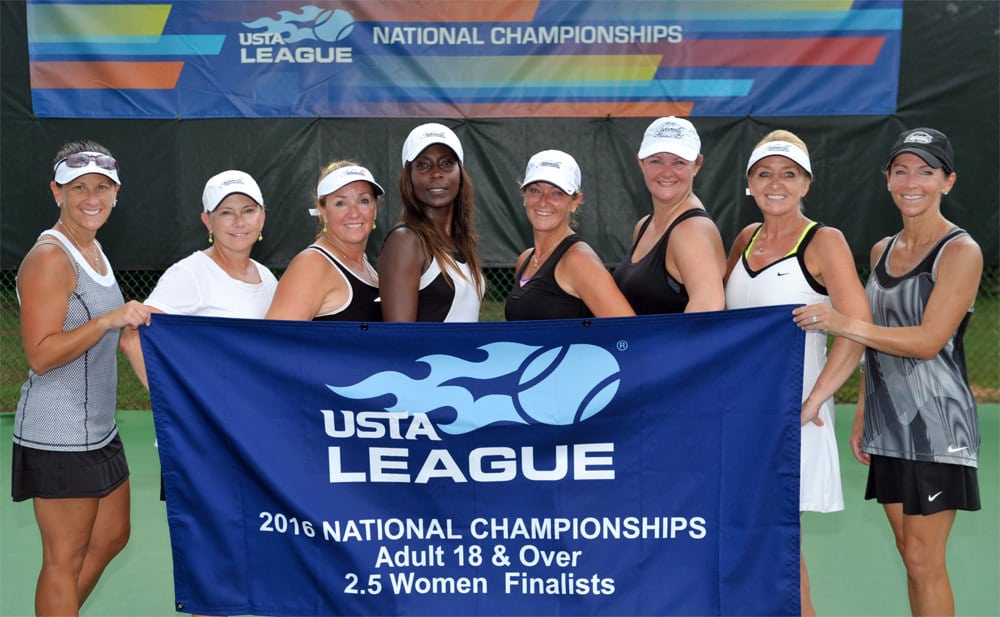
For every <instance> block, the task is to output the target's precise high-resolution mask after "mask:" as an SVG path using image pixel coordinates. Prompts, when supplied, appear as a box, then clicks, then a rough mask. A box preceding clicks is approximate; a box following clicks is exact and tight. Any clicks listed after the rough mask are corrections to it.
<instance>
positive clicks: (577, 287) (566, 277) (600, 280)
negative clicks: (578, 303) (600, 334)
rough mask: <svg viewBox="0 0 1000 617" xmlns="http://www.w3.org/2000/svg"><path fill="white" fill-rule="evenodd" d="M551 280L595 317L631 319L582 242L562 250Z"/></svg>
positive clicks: (618, 293) (598, 262)
mask: <svg viewBox="0 0 1000 617" xmlns="http://www.w3.org/2000/svg"><path fill="white" fill-rule="evenodd" d="M555 278H556V283H557V284H558V285H559V287H560V288H562V290H563V291H565V292H566V293H568V294H570V295H571V296H576V297H577V298H580V299H581V300H583V303H584V304H586V305H587V308H588V309H590V312H591V313H593V314H594V316H595V317H633V316H635V311H634V310H632V306H631V305H630V304H629V303H628V300H626V299H625V296H623V295H622V292H621V290H619V289H618V285H617V284H616V283H615V279H614V278H612V276H611V273H610V272H608V270H607V268H605V267H604V264H603V263H601V258H600V257H598V256H597V253H595V252H594V249H592V248H591V247H590V246H589V245H587V244H586V243H584V242H577V243H576V244H574V245H573V246H571V247H570V248H569V250H568V251H566V254H565V255H563V258H562V259H560V260H559V263H558V264H556V270H555Z"/></svg>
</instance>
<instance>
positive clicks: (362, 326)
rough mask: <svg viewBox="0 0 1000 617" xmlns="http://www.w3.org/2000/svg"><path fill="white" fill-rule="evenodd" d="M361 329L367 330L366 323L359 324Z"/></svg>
mask: <svg viewBox="0 0 1000 617" xmlns="http://www.w3.org/2000/svg"><path fill="white" fill-rule="evenodd" d="M361 331H362V332H368V324H366V323H363V324H361Z"/></svg>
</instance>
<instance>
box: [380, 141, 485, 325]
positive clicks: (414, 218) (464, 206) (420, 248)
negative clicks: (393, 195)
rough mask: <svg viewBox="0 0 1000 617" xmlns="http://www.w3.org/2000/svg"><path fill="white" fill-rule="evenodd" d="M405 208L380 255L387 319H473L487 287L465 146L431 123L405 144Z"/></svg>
mask: <svg viewBox="0 0 1000 617" xmlns="http://www.w3.org/2000/svg"><path fill="white" fill-rule="evenodd" d="M399 193H400V199H401V201H402V202H403V210H402V212H401V213H400V215H399V223H398V224H397V225H396V226H395V227H393V228H392V229H391V230H390V231H389V234H388V235H387V236H386V238H385V241H384V242H383V244H382V251H381V253H380V254H379V257H378V277H379V291H380V293H381V303H382V318H383V319H384V320H385V321H478V320H479V307H480V305H481V304H482V299H483V289H484V287H485V282H484V281H483V277H482V273H481V271H480V267H479V255H478V253H477V252H476V232H475V229H474V228H473V221H472V214H473V199H472V180H471V179H470V178H469V175H468V174H467V173H466V171H465V165H464V164H463V159H462V144H461V142H459V140H458V136H457V135H455V133H454V132H453V131H452V130H451V129H449V128H448V127H446V126H444V125H442V124H437V123H434V122H431V123H427V124H422V125H420V126H418V127H417V128H415V129H413V130H412V131H411V132H410V134H409V136H408V137H407V138H406V141H405V142H404V143H403V171H402V173H401V174H400V176H399Z"/></svg>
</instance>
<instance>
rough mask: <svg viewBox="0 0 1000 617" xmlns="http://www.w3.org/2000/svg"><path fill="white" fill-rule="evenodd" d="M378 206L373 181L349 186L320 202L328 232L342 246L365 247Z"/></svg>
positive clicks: (354, 183) (361, 181)
mask: <svg viewBox="0 0 1000 617" xmlns="http://www.w3.org/2000/svg"><path fill="white" fill-rule="evenodd" d="M377 204H378V201H377V199H376V197H375V189H374V187H372V185H371V184H370V183H369V182H365V181H364V180H358V181H357V182H351V183H350V184H345V185H344V186H342V187H340V188H339V189H337V190H336V191H334V192H332V193H330V194H329V195H326V196H324V197H323V198H322V199H321V200H320V216H322V217H323V222H324V223H325V225H326V228H327V232H326V233H328V234H330V235H331V236H333V238H334V239H335V240H336V241H337V242H338V243H339V244H341V245H350V244H362V245H364V244H365V243H366V242H367V241H368V235H369V234H370V233H371V231H372V226H373V225H374V223H375V215H376V213H377V212H376V206H377Z"/></svg>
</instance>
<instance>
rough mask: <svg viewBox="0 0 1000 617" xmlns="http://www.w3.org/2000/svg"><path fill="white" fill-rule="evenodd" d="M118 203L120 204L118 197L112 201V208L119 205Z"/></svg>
mask: <svg viewBox="0 0 1000 617" xmlns="http://www.w3.org/2000/svg"><path fill="white" fill-rule="evenodd" d="M117 205H118V200H117V199H116V200H114V201H113V202H111V207H112V208H114V207H115V206H117Z"/></svg>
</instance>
